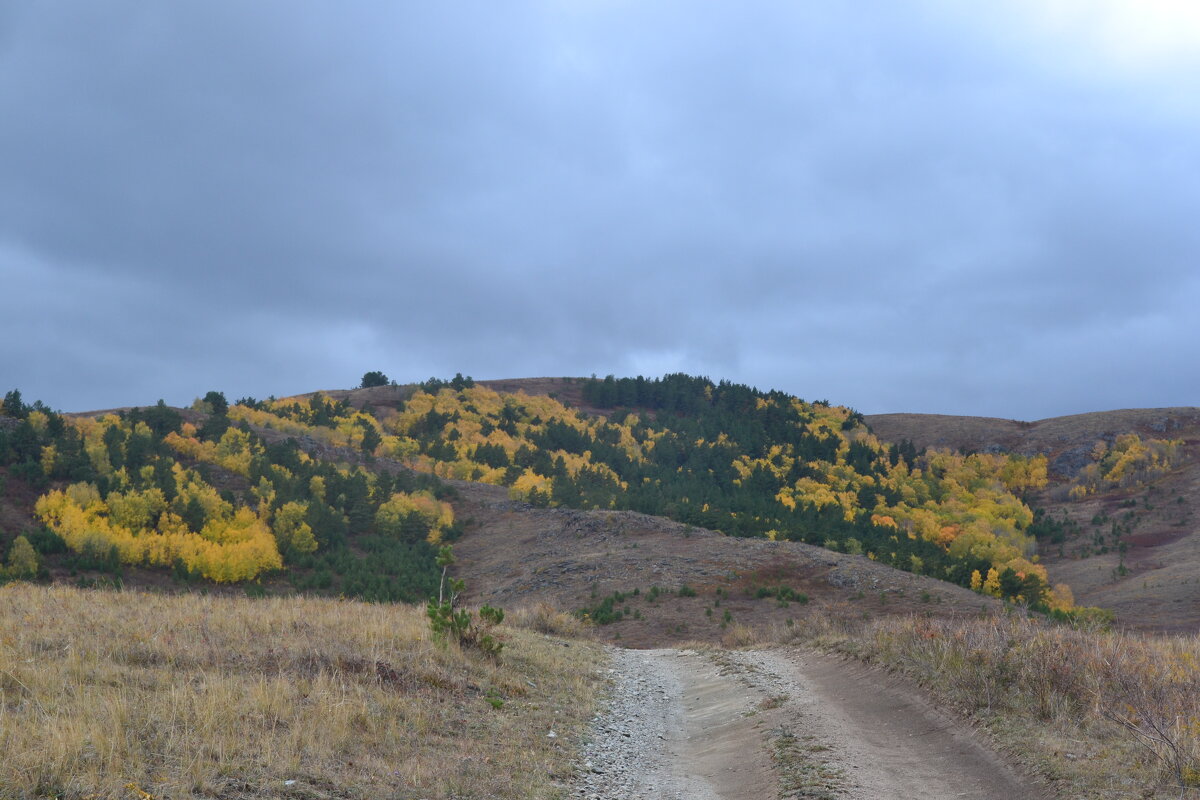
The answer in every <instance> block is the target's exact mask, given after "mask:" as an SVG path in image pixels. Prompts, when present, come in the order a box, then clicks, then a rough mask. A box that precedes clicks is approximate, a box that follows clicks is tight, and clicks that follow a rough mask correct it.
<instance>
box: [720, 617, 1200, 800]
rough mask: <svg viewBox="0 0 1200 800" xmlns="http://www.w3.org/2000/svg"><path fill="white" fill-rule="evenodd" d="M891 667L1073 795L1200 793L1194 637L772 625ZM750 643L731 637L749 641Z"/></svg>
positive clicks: (1032, 622)
mask: <svg viewBox="0 0 1200 800" xmlns="http://www.w3.org/2000/svg"><path fill="white" fill-rule="evenodd" d="M779 634H780V636H779V638H780V639H783V640H791V641H795V640H797V639H799V640H801V641H805V642H807V643H809V644H815V645H817V646H819V647H822V648H825V649H829V650H833V651H836V652H841V653H843V654H848V655H852V656H854V657H856V658H860V659H863V660H866V661H868V662H871V663H876V664H879V665H880V666H883V667H885V668H887V669H889V670H898V671H899V672H901V673H903V674H904V675H906V676H907V677H909V678H911V679H913V680H915V681H917V682H918V683H920V684H921V685H922V687H923V688H924V689H925V690H926V691H928V692H929V693H931V694H932V695H933V696H934V697H935V698H936V699H938V700H939V701H940V702H942V703H945V704H947V705H949V706H951V707H954V708H956V709H958V710H959V711H961V712H963V713H964V714H966V715H967V716H969V717H970V718H972V719H973V720H975V721H977V722H978V723H980V724H982V725H983V726H984V727H985V728H986V729H987V730H988V731H989V733H990V734H991V735H992V736H993V737H994V738H995V739H996V741H997V744H998V745H999V746H1000V747H1001V749H1003V750H1005V751H1008V752H1010V753H1012V754H1013V755H1015V756H1016V757H1017V758H1018V759H1019V760H1020V761H1021V762H1023V763H1024V764H1026V765H1027V766H1028V767H1029V768H1030V769H1031V770H1033V771H1035V772H1037V773H1038V774H1040V775H1042V776H1044V777H1046V778H1047V779H1049V780H1050V781H1051V782H1052V783H1053V785H1054V786H1055V787H1056V790H1057V793H1058V796H1060V797H1069V798H1071V799H1072V800H1116V799H1117V798H1130V797H1144V798H1168V797H1197V796H1200V669H1198V659H1200V639H1197V638H1196V637H1157V636H1143V635H1140V634H1129V633H1116V632H1105V631H1087V630H1079V629H1074V628H1070V627H1066V626H1059V625H1050V624H1047V623H1044V622H1042V621H1039V620H1037V619H1031V618H1025V617H1022V616H1013V617H1007V618H1006V617H1000V616H995V617H980V618H977V619H974V620H947V619H940V620H935V619H926V618H923V617H891V618H884V619H879V620H876V621H873V622H868V623H865V624H861V625H854V624H846V623H840V624H839V623H836V622H834V621H833V620H832V618H830V617H827V616H826V617H820V618H810V619H809V620H806V621H805V623H804V624H803V625H797V626H796V627H795V628H789V629H787V630H786V631H781V632H779ZM747 643H748V642H744V641H743V642H736V644H742V645H744V644H747Z"/></svg>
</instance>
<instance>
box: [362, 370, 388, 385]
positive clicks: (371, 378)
mask: <svg viewBox="0 0 1200 800" xmlns="http://www.w3.org/2000/svg"><path fill="white" fill-rule="evenodd" d="M389 382H390V381H388V376H387V375H384V374H383V373H382V372H380V371H379V370H372V371H371V372H368V373H365V374H364V375H363V376H362V383H361V384H359V388H362V389H370V388H371V387H372V386H387V385H388V383H389Z"/></svg>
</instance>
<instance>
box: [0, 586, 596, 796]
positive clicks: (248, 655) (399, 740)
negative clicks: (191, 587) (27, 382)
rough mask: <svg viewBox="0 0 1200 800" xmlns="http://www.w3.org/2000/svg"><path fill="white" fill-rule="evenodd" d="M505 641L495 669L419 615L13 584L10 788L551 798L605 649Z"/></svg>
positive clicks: (3, 725) (311, 603)
mask: <svg viewBox="0 0 1200 800" xmlns="http://www.w3.org/2000/svg"><path fill="white" fill-rule="evenodd" d="M500 633H501V635H502V636H503V637H504V638H505V639H507V646H506V648H505V650H504V653H503V656H502V658H501V659H500V660H499V663H493V662H492V661H491V660H489V659H487V658H485V657H482V656H480V655H478V654H473V653H464V652H462V651H460V650H459V649H458V648H457V647H455V646H452V645H444V644H441V643H437V642H433V641H431V640H430V638H429V635H428V625H427V624H426V620H425V618H424V614H423V612H422V610H421V609H418V608H412V607H402V606H383V605H367V604H363V603H357V602H345V601H337V600H324V599H298V598H290V599H271V600H250V599H234V598H218V597H209V596H197V595H186V596H166V595H156V594H143V593H132V592H98V591H84V590H78V589H72V588H65V587H51V588H47V587H40V586H31V585H28V584H11V585H8V586H4V587H0V753H3V757H2V758H0V797H5V798H32V797H61V798H141V800H145V798H146V797H147V796H152V797H154V798H191V797H205V798H216V797H220V798H261V797H293V798H324V797H338V798H343V797H344V798H360V797H361V798H366V797H370V798H416V797H421V798H431V799H432V798H451V797H455V798H457V797H547V796H555V795H556V793H557V792H558V790H557V789H556V787H555V782H556V779H557V778H561V777H564V776H565V775H566V774H568V773H569V770H570V761H571V756H572V754H571V753H570V752H569V747H568V745H567V743H568V742H572V741H576V740H577V737H576V736H575V734H576V733H577V732H579V731H581V730H582V727H583V725H584V723H585V721H586V720H587V719H588V718H589V717H590V715H591V713H592V710H593V705H594V703H595V700H596V693H597V691H598V690H599V689H600V688H601V683H602V681H601V678H600V677H599V676H598V674H597V673H598V670H597V669H596V667H597V665H598V664H599V662H600V660H601V659H602V658H603V653H602V651H601V650H600V648H599V647H597V646H595V645H592V644H589V643H582V642H579V643H565V642H561V641H556V640H552V639H550V638H549V637H546V636H544V635H541V634H538V633H534V632H531V631H526V630H518V629H515V628H513V627H507V626H506V627H502V628H501V629H500ZM501 703H502V705H501V707H499V708H493V706H494V705H499V704H501ZM551 729H553V730H555V731H556V733H557V737H556V738H548V736H547V733H548V732H549V731H550V730H551Z"/></svg>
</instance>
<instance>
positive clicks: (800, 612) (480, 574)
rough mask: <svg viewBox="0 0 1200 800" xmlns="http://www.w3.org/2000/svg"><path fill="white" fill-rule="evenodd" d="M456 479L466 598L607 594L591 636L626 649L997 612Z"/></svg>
mask: <svg viewBox="0 0 1200 800" xmlns="http://www.w3.org/2000/svg"><path fill="white" fill-rule="evenodd" d="M456 486H457V488H458V490H459V496H458V498H457V499H456V500H455V508H456V510H457V511H458V512H459V514H460V515H461V516H462V518H463V519H464V520H466V524H465V528H466V532H465V533H464V534H463V536H462V538H461V539H460V540H459V541H458V542H457V543H456V544H455V553H456V555H457V556H458V558H459V574H460V575H461V576H462V577H464V578H465V579H466V581H467V585H468V587H472V588H473V590H471V589H469V592H470V594H469V600H470V601H471V602H473V603H490V604H492V605H503V606H515V605H527V604H536V603H547V604H550V605H552V606H554V607H557V608H563V609H571V610H580V609H589V610H590V612H591V615H592V616H593V617H597V616H598V615H597V609H598V608H599V607H601V606H603V605H604V603H605V600H606V599H607V600H610V603H609V611H610V613H611V612H612V611H613V610H615V611H621V610H623V609H624V610H626V614H625V615H623V616H622V617H621V618H620V619H617V620H610V618H608V617H598V620H599V621H600V622H601V623H602V624H600V625H599V627H598V629H597V631H596V633H597V635H598V636H600V637H601V638H603V639H607V640H609V641H612V642H618V643H620V644H623V645H627V646H635V647H646V646H655V647H658V646H663V645H665V644H670V643H673V642H689V641H709V642H722V641H732V642H736V641H737V640H738V637H739V636H742V635H746V634H748V633H749V631H746V630H745V629H747V628H749V629H755V630H759V631H762V630H766V629H768V628H770V627H772V626H776V627H779V626H786V625H788V624H791V623H789V620H791V621H792V622H803V621H804V620H806V619H809V618H820V617H822V616H824V615H832V616H834V617H837V618H853V619H859V620H861V619H869V618H873V617H882V616H895V615H903V614H911V613H920V614H924V615H927V616H936V617H964V616H972V615H977V614H979V613H980V612H981V611H994V610H999V608H1000V605H999V603H998V602H997V601H996V600H995V599H993V598H990V597H985V596H981V595H979V594H977V593H975V592H972V591H970V590H968V589H964V588H962V587H958V586H953V585H951V584H948V583H945V582H943V581H937V580H934V579H932V578H929V577H925V576H920V575H913V574H912V573H910V572H903V571H900V570H897V569H893V568H891V567H887V566H885V565H883V564H879V563H877V562H875V561H871V560H870V559H868V558H865V557H864V556H856V555H847V554H844V553H837V552H831V551H829V550H826V549H824V548H820V547H813V546H811V545H806V544H803V543H800V542H783V541H779V542H772V541H768V540H766V539H737V538H733V537H729V536H723V535H721V534H719V533H715V532H713V531H709V530H704V529H702V528H695V527H693V526H690V525H685V524H682V523H678V522H673V521H671V520H665V519H662V518H661V517H651V516H647V515H645V514H638V513H636V512H630V511H579V510H574V509H562V508H557V509H540V508H534V507H532V506H530V505H529V504H528V503H524V502H520V501H514V500H510V499H509V498H508V494H507V492H505V491H504V490H503V489H500V488H498V487H493V486H485V485H482V484H466V483H459V484H456ZM474 587H477V588H474ZM780 590H783V591H782V593H781V591H780ZM788 590H790V592H789V591H788ZM635 592H636V593H635ZM616 597H621V599H620V600H619V601H616V602H611V601H613V600H615V598H616Z"/></svg>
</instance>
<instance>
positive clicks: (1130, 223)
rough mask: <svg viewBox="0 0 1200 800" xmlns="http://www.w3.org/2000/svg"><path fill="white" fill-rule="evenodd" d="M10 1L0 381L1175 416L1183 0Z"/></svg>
mask: <svg viewBox="0 0 1200 800" xmlns="http://www.w3.org/2000/svg"><path fill="white" fill-rule="evenodd" d="M865 11H866V9H865V7H864V6H863V5H862V4H859V3H840V2H832V3H831V2H824V1H822V2H817V1H816V0H798V1H797V2H783V0H779V2H758V1H757V0H748V1H747V2H738V3H708V2H695V1H694V0H689V1H688V2H684V1H683V0H679V1H678V2H674V1H672V0H663V1H662V2H644V1H641V2H633V1H632V0H630V1H628V2H626V1H625V0H611V1H603V0H547V1H546V2H520V0H517V1H516V2H512V3H493V2H483V1H482V0H479V1H477V2H458V3H395V2H368V1H366V0H364V1H363V2H355V3H333V2H298V1H297V0H256V2H254V3H245V2H241V0H172V2H170V3H146V2H141V1H140V0H111V1H110V2H105V3H92V2H85V1H84V0H75V1H74V2H71V1H70V0H64V1H63V2H54V3H44V2H33V1H32V0H15V1H14V2H6V3H4V4H3V5H0V341H2V342H3V344H2V345H0V390H7V389H8V388H19V389H20V390H21V392H22V394H23V395H24V397H25V399H26V400H27V401H32V400H33V399H35V398H38V399H41V400H43V401H44V402H46V403H47V404H48V405H50V406H52V407H54V408H59V409H62V410H67V411H82V410H90V409H99V408H111V407H116V406H125V405H136V404H149V403H153V402H155V401H156V400H158V399H159V398H163V399H165V400H166V401H167V402H168V403H171V404H175V405H186V404H188V403H190V402H191V401H192V399H193V398H195V397H198V396H202V395H203V394H205V393H206V392H207V391H209V390H219V391H223V392H225V394H226V395H227V396H228V397H229V398H230V399H231V400H234V399H237V398H239V397H243V396H253V397H258V398H262V397H265V396H268V395H277V396H286V395H289V394H294V393H299V392H305V391H313V390H317V389H334V388H346V387H350V386H354V385H357V384H358V382H359V380H360V379H361V377H362V375H363V373H364V372H366V371H368V370H380V371H383V372H385V373H386V374H387V375H388V376H389V377H390V378H392V379H394V380H396V381H397V382H399V383H407V382H412V381H417V380H424V379H426V378H429V377H431V376H437V377H449V376H451V375H453V374H454V373H456V372H462V373H463V374H466V375H472V376H474V377H475V378H480V379H482V378H510V377H533V376H561V375H571V376H580V375H582V376H587V375H592V374H595V375H598V376H604V375H606V374H610V373H611V374H616V375H618V376H624V375H630V376H632V375H637V374H644V375H647V376H653V375H662V374H665V373H668V372H680V371H682V372H688V373H691V374H700V375H707V376H709V377H711V378H712V379H714V380H719V379H728V380H732V381H735V382H740V383H748V384H751V385H754V386H757V387H759V388H761V389H780V390H783V391H787V392H790V393H792V394H795V395H797V396H799V397H802V398H805V399H809V400H814V399H828V400H830V401H832V402H834V403H838V404H844V405H850V406H853V407H854V408H857V409H859V410H861V411H863V412H865V413H884V412H893V411H907V412H929V413H948V414H970V415H985V416H997V417H1005V418H1015V419H1040V418H1045V417H1050V416H1056V415H1061V414H1070V413H1080V412H1086V411H1097V410H1106V409H1112V408H1127V407H1159V406H1176V405H1200V400H1198V397H1200V370H1198V369H1196V365H1197V364H1198V363H1200V313H1197V308H1200V224H1198V220H1197V215H1198V213H1200V180H1198V179H1197V178H1198V176H1200V95H1198V94H1197V93H1196V91H1195V87H1196V86H1198V85H1200V10H1197V8H1196V7H1195V4H1194V3H1192V2H1191V1H1190V0H1187V2H1184V1H1182V0H1181V1H1180V2H1169V1H1168V0H1125V2H1118V1H1117V0H1002V2H997V3H988V4H977V3H957V2H951V0H939V1H935V0H895V1H894V2H885V3H880V4H872V6H871V8H870V13H865Z"/></svg>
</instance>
